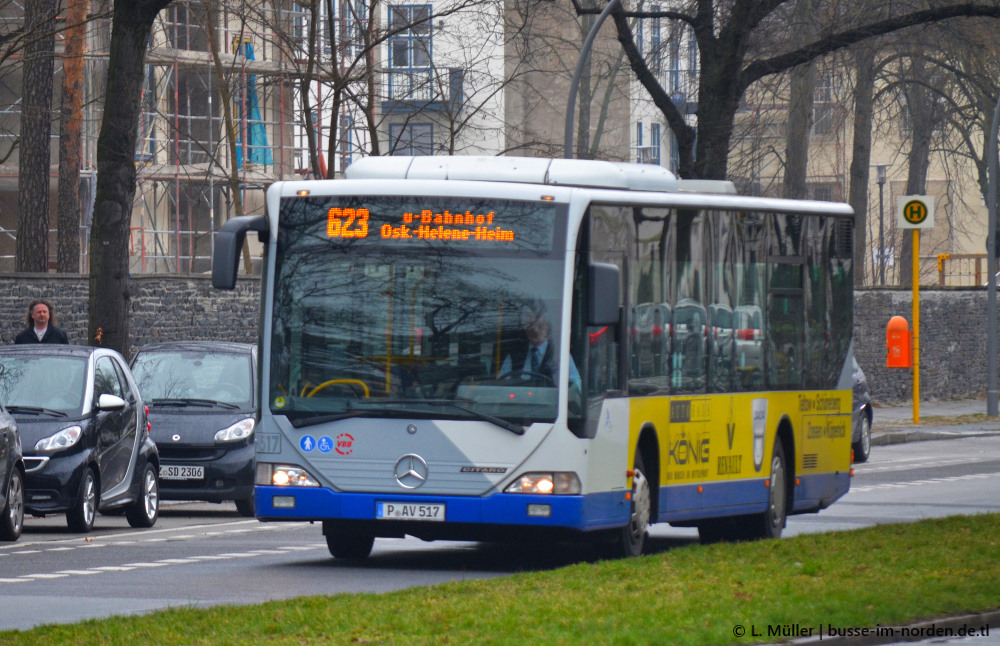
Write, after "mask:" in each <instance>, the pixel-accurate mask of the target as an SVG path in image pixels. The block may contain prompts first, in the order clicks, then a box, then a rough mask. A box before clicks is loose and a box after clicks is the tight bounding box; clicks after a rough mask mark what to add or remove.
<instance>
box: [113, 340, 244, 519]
mask: <svg viewBox="0 0 1000 646" xmlns="http://www.w3.org/2000/svg"><path fill="white" fill-rule="evenodd" d="M256 365H257V350H256V346H253V345H250V344H247V343H229V342H223V341H184V342H180V341H178V342H171V343H151V344H148V345H145V346H143V347H142V348H141V349H140V350H139V352H138V353H136V355H135V357H134V358H133V359H132V371H133V373H134V374H135V378H136V381H137V382H138V384H139V390H140V391H141V392H142V394H143V397H144V398H145V399H146V401H147V402H148V404H149V416H150V421H151V422H152V424H153V432H152V434H153V441H155V442H156V445H157V447H158V448H159V452H160V461H161V462H160V495H161V496H163V499H164V500H207V501H209V502H223V501H227V500H232V501H235V502H236V508H237V510H239V512H240V513H241V514H243V515H244V516H253V513H254V505H253V479H254V471H253V469H254V467H253V460H254V426H255V403H256V400H255V388H254V384H255V383H256V382H255V375H256Z"/></svg>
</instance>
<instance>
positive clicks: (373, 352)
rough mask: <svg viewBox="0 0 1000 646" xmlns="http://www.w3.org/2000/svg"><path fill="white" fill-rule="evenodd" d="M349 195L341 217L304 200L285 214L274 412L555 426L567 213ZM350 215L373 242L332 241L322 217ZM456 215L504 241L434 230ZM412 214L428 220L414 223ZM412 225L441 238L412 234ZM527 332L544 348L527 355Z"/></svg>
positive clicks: (504, 204) (275, 319) (460, 229)
mask: <svg viewBox="0 0 1000 646" xmlns="http://www.w3.org/2000/svg"><path fill="white" fill-rule="evenodd" d="M352 199H353V201H350V202H349V203H350V205H351V206H350V209H348V208H346V207H342V206H337V207H331V206H330V203H329V202H319V203H310V202H300V201H296V202H293V204H292V205H290V206H287V207H285V208H283V211H282V221H281V222H282V226H281V232H280V234H279V237H278V248H277V253H276V262H277V269H276V270H275V286H274V290H275V292H274V294H275V296H274V306H273V311H272V320H271V325H272V337H271V352H270V357H271V364H270V377H269V404H270V407H271V410H272V412H274V413H275V414H281V415H286V416H288V417H289V418H290V419H292V421H293V422H294V423H296V424H308V423H310V419H313V420H315V421H316V422H319V421H324V420H329V419H333V418H340V417H344V416H378V417H385V416H394V417H414V416H416V417H428V418H439V419H480V420H482V419H488V418H494V419H496V420H506V421H515V422H517V423H524V424H526V423H529V422H531V421H535V420H538V421H542V420H553V419H555V416H556V402H557V399H558V398H557V382H558V376H557V375H556V372H555V371H556V369H557V367H558V363H559V357H560V353H559V348H558V339H559V338H560V335H561V327H562V325H563V321H562V320H561V310H562V300H561V293H562V288H561V285H562V277H563V268H564V259H563V255H564V254H563V252H562V251H561V249H559V248H558V247H559V245H557V243H556V242H555V241H556V240H559V239H561V238H560V236H559V235H558V234H556V229H557V226H559V227H563V226H565V225H564V216H563V211H562V210H561V209H563V207H557V206H555V205H552V204H550V203H541V204H538V203H522V202H511V201H499V202H498V201H496V200H493V201H486V200H470V199H464V200H458V201H457V204H456V203H455V200H451V201H450V203H449V204H448V205H449V206H452V207H453V208H455V211H454V213H455V214H457V215H452V212H449V211H448V210H446V209H444V208H443V206H444V205H445V204H444V202H445V200H444V199H443V198H441V199H440V200H439V201H435V200H433V199H428V200H424V201H423V202H422V203H414V202H410V201H408V200H414V199H415V198H352ZM343 202H345V201H344V200H342V201H340V202H338V204H342V203H343ZM463 202H464V203H463ZM485 202H489V203H488V204H485ZM421 207H423V208H421ZM458 207H461V210H459V209H458ZM348 210H350V211H351V212H352V213H360V212H364V213H365V214H366V216H365V217H366V223H367V224H366V227H367V229H366V231H370V232H380V233H379V234H377V235H376V234H374V233H373V234H372V235H368V236H362V235H360V234H359V235H355V236H354V237H351V238H349V239H345V238H343V237H340V235H333V234H332V233H331V231H332V229H331V228H330V224H329V223H330V221H331V218H332V216H330V215H329V214H331V213H333V212H337V213H343V212H345V211H348ZM414 213H415V214H416V215H414ZM462 213H464V214H466V216H471V217H473V218H475V217H477V216H476V215H473V214H479V215H478V217H485V218H487V219H489V218H493V223H494V227H495V228H499V229H501V231H500V232H499V233H498V235H501V234H504V232H505V231H509V232H510V237H509V238H508V239H504V240H502V241H501V240H499V239H498V240H496V241H484V242H483V243H482V244H480V243H479V242H478V241H474V240H472V239H471V238H472V237H473V236H475V235H476V230H477V226H478V225H459V224H457V223H455V222H454V220H453V221H452V223H450V224H448V225H437V224H435V223H436V220H437V219H438V218H441V219H442V220H443V217H444V216H443V215H442V214H447V216H448V217H450V218H454V219H460V218H462V217H463V216H462V215H460V214H462ZM484 213H485V214H486V216H483V214H484ZM391 214H403V215H402V216H400V217H397V218H395V219H392V217H391ZM421 215H423V217H425V218H426V219H427V220H428V221H429V223H430V224H428V225H420V219H421ZM406 216H409V219H405V218H406ZM369 217H370V219H368V218H369ZM383 222H384V224H383ZM418 225H420V226H427V227H433V229H432V233H433V232H437V234H436V235H437V236H438V237H434V236H431V235H430V234H427V235H423V234H415V233H414V231H419V230H420V229H419V227H418ZM403 229H407V230H408V231H409V234H411V235H413V237H412V238H406V237H405V236H406V235H408V234H407V231H404V230H403ZM428 230H431V229H430V228H429V229H428ZM456 232H457V233H456ZM466 233H468V235H466ZM522 233H523V235H521V234H522ZM395 235H400V236H403V238H402V239H401V240H397V239H396V238H395V237H393V236H395ZM421 235H422V236H423V237H420V236H421ZM560 244H561V243H560ZM529 335H531V336H533V337H534V338H535V339H536V340H538V341H541V342H542V343H541V344H540V345H539V347H538V351H537V352H535V353H532V352H531V351H530V345H529V342H528V337H529ZM484 416H486V417H484Z"/></svg>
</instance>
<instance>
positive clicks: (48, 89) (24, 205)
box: [15, 0, 57, 272]
mask: <svg viewBox="0 0 1000 646" xmlns="http://www.w3.org/2000/svg"><path fill="white" fill-rule="evenodd" d="M56 8H57V5H56V0H35V2H28V3H27V4H26V6H25V9H24V24H25V32H26V33H29V34H31V35H32V36H31V40H30V41H29V42H28V45H27V46H26V47H25V53H24V76H23V85H22V96H23V97H24V101H23V102H22V104H21V152H20V157H19V166H20V172H19V174H18V207H19V210H20V215H19V217H18V223H17V257H16V261H15V266H16V268H17V271H37V272H46V271H48V262H49V259H48V238H49V161H50V159H51V152H50V148H49V136H50V134H51V132H52V74H53V65H54V61H53V53H54V50H55V33H54V31H53V29H54V26H55V19H56Z"/></svg>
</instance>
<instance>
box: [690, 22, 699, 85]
mask: <svg viewBox="0 0 1000 646" xmlns="http://www.w3.org/2000/svg"><path fill="white" fill-rule="evenodd" d="M697 76H698V40H697V39H696V38H695V37H694V34H693V33H692V34H691V36H690V37H689V38H688V81H689V82H693V81H694V80H695V79H696V78H697Z"/></svg>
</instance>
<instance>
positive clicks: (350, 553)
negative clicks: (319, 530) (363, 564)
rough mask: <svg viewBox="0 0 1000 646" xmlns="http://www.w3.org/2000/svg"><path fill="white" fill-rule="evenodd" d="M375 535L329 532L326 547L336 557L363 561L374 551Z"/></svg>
mask: <svg viewBox="0 0 1000 646" xmlns="http://www.w3.org/2000/svg"><path fill="white" fill-rule="evenodd" d="M374 545H375V537H374V536H364V535H361V536H352V535H348V534H333V533H331V534H327V535H326V547H327V549H329V550H330V554H331V555H332V556H333V558H335V559H347V560H350V561H362V560H364V559H366V558H368V555H369V554H371V553H372V547H373V546H374Z"/></svg>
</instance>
